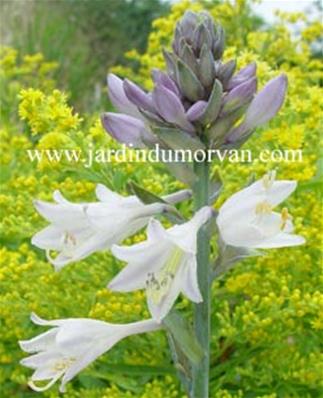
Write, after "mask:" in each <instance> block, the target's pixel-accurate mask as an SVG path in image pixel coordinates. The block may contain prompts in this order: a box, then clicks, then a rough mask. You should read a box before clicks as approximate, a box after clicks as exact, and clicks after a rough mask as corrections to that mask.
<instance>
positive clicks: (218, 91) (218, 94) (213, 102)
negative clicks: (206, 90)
mask: <svg viewBox="0 0 323 398" xmlns="http://www.w3.org/2000/svg"><path fill="white" fill-rule="evenodd" d="M222 93H223V89H222V84H221V83H220V82H219V80H217V79H215V81H214V84H213V88H212V92H211V94H210V97H209V100H208V105H207V107H206V109H205V111H204V113H203V115H202V116H201V122H202V123H204V124H209V123H212V122H213V121H214V120H215V119H216V118H217V117H218V114H219V112H220V109H221V103H222Z"/></svg>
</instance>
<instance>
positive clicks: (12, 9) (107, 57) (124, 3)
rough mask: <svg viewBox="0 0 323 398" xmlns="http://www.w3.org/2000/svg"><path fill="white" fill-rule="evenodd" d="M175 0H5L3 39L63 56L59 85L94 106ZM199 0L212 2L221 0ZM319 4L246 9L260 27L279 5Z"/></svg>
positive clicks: (81, 106)
mask: <svg viewBox="0 0 323 398" xmlns="http://www.w3.org/2000/svg"><path fill="white" fill-rule="evenodd" d="M176 2H178V1H177V0H169V1H167V0H1V44H2V45H7V46H11V47H13V48H15V49H17V50H18V51H19V53H20V54H21V55H22V56H23V55H25V54H34V53H42V54H43V55H44V58H45V59H46V60H47V61H55V62H58V64H59V65H60V67H59V68H58V70H57V71H56V73H55V78H56V79H57V81H58V83H59V87H60V88H62V89H64V90H66V91H68V92H69V94H70V98H71V102H72V103H73V104H74V106H75V107H76V109H77V110H85V109H86V110H87V111H91V110H93V109H97V108H98V106H100V105H101V104H102V103H101V101H102V87H104V85H105V76H106V73H107V71H108V69H109V68H110V67H111V66H113V65H123V66H126V67H130V68H132V69H133V70H134V71H136V68H138V65H136V62H135V61H134V60H130V59H129V58H128V59H127V58H126V57H125V56H124V54H125V53H126V52H127V51H129V50H132V49H136V50H137V51H138V52H139V53H144V52H145V49H146V45H147V38H148V35H149V33H150V31H151V23H152V21H153V20H154V19H157V18H159V17H162V16H165V15H167V13H169V11H170V7H171V6H172V5H173V4H175V3H176ZM199 3H201V4H204V6H205V7H206V8H210V7H211V6H214V5H216V4H221V0H204V1H200V2H199ZM233 3H234V1H233ZM319 7H320V1H319V0H318V1H315V0H301V1H294V0H283V1H271V0H269V1H268V0H265V1H262V2H253V3H252V4H251V5H250V6H249V7H248V12H247V11H246V10H245V12H246V14H247V13H248V23H249V25H250V23H251V26H249V29H256V28H260V27H261V26H262V27H264V26H266V25H270V24H273V23H274V22H275V13H274V11H275V10H281V11H289V12H303V13H305V14H307V15H309V16H310V15H312V16H317V15H318V12H319ZM242 17H243V16H242ZM229 41H230V39H229ZM104 99H105V97H104ZM103 104H104V105H107V104H106V103H105V101H104V100H103Z"/></svg>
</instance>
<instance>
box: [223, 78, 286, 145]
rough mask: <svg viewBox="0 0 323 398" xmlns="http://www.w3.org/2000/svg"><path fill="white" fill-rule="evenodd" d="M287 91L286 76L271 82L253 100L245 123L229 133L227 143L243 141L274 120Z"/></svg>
mask: <svg viewBox="0 0 323 398" xmlns="http://www.w3.org/2000/svg"><path fill="white" fill-rule="evenodd" d="M286 89H287V76H286V75H284V74H282V75H280V76H278V77H276V78H274V79H272V80H270V81H269V82H268V83H267V84H266V86H265V87H264V88H263V89H262V90H261V91H260V92H259V93H258V94H257V95H256V96H255V98H254V99H253V100H252V102H251V104H250V106H249V108H248V110H247V113H246V116H245V118H244V120H243V122H242V123H241V125H240V126H238V127H236V128H234V129H233V130H232V131H231V132H230V133H229V135H228V139H227V141H228V142H235V141H237V140H239V139H242V138H243V137H244V136H245V135H247V134H248V133H249V132H250V131H251V130H253V129H254V128H256V127H258V126H260V125H261V124H264V123H267V122H268V121H269V120H270V119H272V118H273V117H274V116H275V115H276V113H277V112H278V111H279V109H280V108H281V106H282V104H283V102H284V98H285V93H286Z"/></svg>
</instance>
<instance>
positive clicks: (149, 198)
mask: <svg viewBox="0 0 323 398" xmlns="http://www.w3.org/2000/svg"><path fill="white" fill-rule="evenodd" d="M127 190H128V192H129V193H130V194H133V195H136V196H137V198H138V199H139V200H140V201H141V202H142V203H144V204H145V205H149V204H151V203H165V204H166V203H167V202H166V201H165V200H164V199H162V198H161V197H159V196H157V195H155V194H154V193H152V192H149V191H147V190H146V189H145V188H143V187H141V186H139V185H138V184H136V183H135V182H133V181H130V182H129V183H128V184H127Z"/></svg>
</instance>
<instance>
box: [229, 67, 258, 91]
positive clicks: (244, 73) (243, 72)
mask: <svg viewBox="0 0 323 398" xmlns="http://www.w3.org/2000/svg"><path fill="white" fill-rule="evenodd" d="M256 71H257V64H256V63H255V62H251V63H250V64H248V65H247V66H245V67H244V68H242V69H240V70H239V72H238V73H236V74H235V75H234V76H233V77H232V78H231V79H230V81H229V83H228V86H227V88H228V90H232V89H233V88H234V87H236V86H239V84H241V83H243V82H245V81H246V80H248V79H250V78H251V77H254V76H255V75H256Z"/></svg>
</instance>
